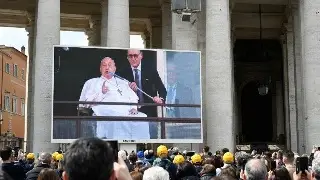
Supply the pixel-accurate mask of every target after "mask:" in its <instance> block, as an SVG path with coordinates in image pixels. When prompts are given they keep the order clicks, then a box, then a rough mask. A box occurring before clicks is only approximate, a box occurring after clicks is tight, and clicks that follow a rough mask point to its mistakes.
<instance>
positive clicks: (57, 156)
mask: <svg viewBox="0 0 320 180" xmlns="http://www.w3.org/2000/svg"><path fill="white" fill-rule="evenodd" d="M62 159H63V155H62V154H57V155H56V159H55V160H56V161H61V160H62Z"/></svg>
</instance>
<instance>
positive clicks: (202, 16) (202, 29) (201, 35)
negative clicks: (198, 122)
mask: <svg viewBox="0 0 320 180" xmlns="http://www.w3.org/2000/svg"><path fill="white" fill-rule="evenodd" d="M201 3H202V4H201V5H202V7H205V0H201ZM197 16H198V17H197V29H198V33H197V39H198V50H199V51H201V73H202V76H201V84H202V87H203V88H202V92H201V93H202V94H203V95H204V94H205V88H204V87H205V84H206V76H205V75H204V74H205V67H206V9H205V8H202V9H201V12H200V13H198V14H197ZM205 104H206V99H205V98H202V102H201V106H202V109H198V110H197V111H199V112H201V113H202V132H203V142H204V144H206V142H207V134H206V132H207V121H206V120H207V118H206V113H205V112H206V111H205V109H206V108H205ZM199 114H200V113H199ZM202 148H203V146H202Z"/></svg>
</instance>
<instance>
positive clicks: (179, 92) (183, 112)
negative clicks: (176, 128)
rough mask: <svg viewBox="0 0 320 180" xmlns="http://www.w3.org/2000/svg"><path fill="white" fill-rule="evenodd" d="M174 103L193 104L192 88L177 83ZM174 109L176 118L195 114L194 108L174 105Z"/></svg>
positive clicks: (191, 116)
mask: <svg viewBox="0 0 320 180" xmlns="http://www.w3.org/2000/svg"><path fill="white" fill-rule="evenodd" d="M174 104H195V102H194V100H193V93H192V90H191V89H190V88H189V87H186V86H184V85H183V84H181V83H177V86H176V97H175V102H174ZM174 109H175V117H177V118H196V116H197V113H196V108H192V107H175V108H174Z"/></svg>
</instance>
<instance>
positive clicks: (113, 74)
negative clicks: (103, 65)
mask: <svg viewBox="0 0 320 180" xmlns="http://www.w3.org/2000/svg"><path fill="white" fill-rule="evenodd" d="M108 74H109V75H111V76H114V77H117V78H119V79H121V80H124V81H126V82H128V83H130V81H128V80H127V79H125V78H123V77H121V76H119V75H117V74H115V73H113V72H109V73H108ZM137 90H138V91H140V92H142V93H143V94H144V95H146V96H147V97H149V98H151V99H152V100H153V97H152V96H150V95H149V94H147V93H146V92H144V91H143V90H142V89H140V88H139V87H137ZM161 99H162V100H163V98H161Z"/></svg>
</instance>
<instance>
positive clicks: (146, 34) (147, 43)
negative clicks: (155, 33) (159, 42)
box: [142, 30, 152, 49]
mask: <svg viewBox="0 0 320 180" xmlns="http://www.w3.org/2000/svg"><path fill="white" fill-rule="evenodd" d="M142 38H143V40H144V46H145V48H146V49H149V48H151V46H152V42H151V35H150V32H149V31H148V30H145V31H144V33H143V35H142Z"/></svg>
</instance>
